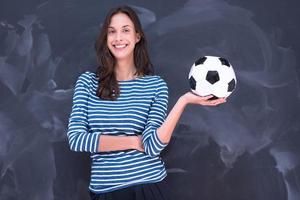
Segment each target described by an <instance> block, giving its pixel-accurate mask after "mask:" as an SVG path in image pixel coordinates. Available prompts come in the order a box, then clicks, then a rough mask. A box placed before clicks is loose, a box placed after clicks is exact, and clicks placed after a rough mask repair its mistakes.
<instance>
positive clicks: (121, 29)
mask: <svg viewBox="0 0 300 200" xmlns="http://www.w3.org/2000/svg"><path fill="white" fill-rule="evenodd" d="M139 40H140V36H139V34H138V33H136V31H135V27H134V24H133V23H132V21H131V20H130V18H129V17H128V16H127V15H126V14H124V13H117V14H115V15H114V16H112V18H111V21H110V24H109V26H108V30H107V46H108V48H109V50H110V52H111V53H112V54H113V55H114V56H115V58H116V59H117V60H121V59H133V50H134V47H135V44H136V43H137V42H138V41H139Z"/></svg>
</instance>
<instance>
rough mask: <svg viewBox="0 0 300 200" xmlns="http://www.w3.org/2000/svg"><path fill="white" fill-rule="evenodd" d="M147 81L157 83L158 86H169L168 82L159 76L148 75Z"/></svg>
mask: <svg viewBox="0 0 300 200" xmlns="http://www.w3.org/2000/svg"><path fill="white" fill-rule="evenodd" d="M145 80H147V81H149V82H152V83H155V85H157V86H167V82H166V81H165V80H164V78H162V77H161V76H159V75H147V76H145Z"/></svg>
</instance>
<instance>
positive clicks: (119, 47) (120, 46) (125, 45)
mask: <svg viewBox="0 0 300 200" xmlns="http://www.w3.org/2000/svg"><path fill="white" fill-rule="evenodd" d="M113 46H114V47H115V48H116V49H124V48H125V47H127V44H122V45H113Z"/></svg>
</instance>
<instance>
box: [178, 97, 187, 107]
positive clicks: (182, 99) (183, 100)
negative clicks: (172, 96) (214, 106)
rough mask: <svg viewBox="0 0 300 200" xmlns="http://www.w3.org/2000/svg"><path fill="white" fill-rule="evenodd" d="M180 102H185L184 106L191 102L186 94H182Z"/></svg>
mask: <svg viewBox="0 0 300 200" xmlns="http://www.w3.org/2000/svg"><path fill="white" fill-rule="evenodd" d="M178 102H179V103H180V104H183V105H184V106H186V105H188V104H189V102H188V100H187V99H186V97H185V95H182V96H181V97H180V98H179V99H178Z"/></svg>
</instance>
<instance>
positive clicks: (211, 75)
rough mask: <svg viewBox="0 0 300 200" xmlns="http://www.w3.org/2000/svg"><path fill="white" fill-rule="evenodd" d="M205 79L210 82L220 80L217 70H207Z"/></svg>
mask: <svg viewBox="0 0 300 200" xmlns="http://www.w3.org/2000/svg"><path fill="white" fill-rule="evenodd" d="M206 80H207V81H208V82H210V84H214V83H216V82H218V81H219V80H220V77H219V73H218V72H217V71H208V72H207V75H206Z"/></svg>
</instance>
